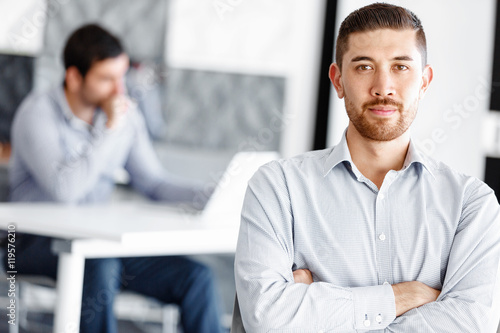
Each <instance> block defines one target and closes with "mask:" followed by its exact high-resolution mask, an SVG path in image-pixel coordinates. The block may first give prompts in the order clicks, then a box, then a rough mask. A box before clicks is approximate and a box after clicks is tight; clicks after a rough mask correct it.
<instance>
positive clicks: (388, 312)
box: [351, 284, 396, 330]
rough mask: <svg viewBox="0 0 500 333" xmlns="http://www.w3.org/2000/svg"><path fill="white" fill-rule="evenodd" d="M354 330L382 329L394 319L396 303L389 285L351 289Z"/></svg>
mask: <svg viewBox="0 0 500 333" xmlns="http://www.w3.org/2000/svg"><path fill="white" fill-rule="evenodd" d="M351 291H352V295H353V300H354V325H355V327H354V328H355V329H356V330H379V329H384V328H386V327H387V326H389V324H391V323H392V322H393V321H394V319H395V318H396V301H395V298H394V291H393V289H392V286H391V285H390V284H388V285H381V286H372V287H358V288H352V289H351Z"/></svg>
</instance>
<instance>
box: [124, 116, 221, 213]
mask: <svg viewBox="0 0 500 333" xmlns="http://www.w3.org/2000/svg"><path fill="white" fill-rule="evenodd" d="M132 117H133V120H132V121H133V123H134V127H135V130H136V133H135V141H134V144H133V145H132V147H131V150H130V153H129V156H128V159H127V162H126V164H125V169H126V170H127V172H128V173H129V174H130V179H131V184H132V186H133V187H134V188H135V189H137V190H138V191H139V192H141V193H143V194H144V195H146V196H147V197H149V198H150V199H153V200H159V201H169V202H182V203H188V204H190V205H193V206H195V207H199V208H202V207H203V206H204V205H205V203H206V201H207V200H208V198H209V196H210V194H211V191H210V190H209V189H204V187H203V184H201V183H198V182H195V181H192V180H187V179H183V178H182V177H179V176H176V175H173V174H170V173H168V172H167V171H166V170H165V168H164V167H163V166H162V164H161V162H160V160H159V159H158V156H157V155H156V152H155V151H154V148H153V144H152V142H151V139H150V138H149V135H148V132H147V129H146V125H145V121H144V118H143V117H142V115H141V114H140V113H139V112H138V110H135V112H134V113H133V114H132Z"/></svg>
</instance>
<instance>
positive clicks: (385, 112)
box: [368, 105, 397, 116]
mask: <svg viewBox="0 0 500 333" xmlns="http://www.w3.org/2000/svg"><path fill="white" fill-rule="evenodd" d="M368 110H369V111H371V112H372V113H374V114H376V115H377V116H390V115H392V114H393V113H395V112H396V111H397V108H396V107H394V106H392V105H374V106H370V107H369V108H368Z"/></svg>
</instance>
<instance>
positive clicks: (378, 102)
mask: <svg viewBox="0 0 500 333" xmlns="http://www.w3.org/2000/svg"><path fill="white" fill-rule="evenodd" d="M377 105H391V106H395V107H397V108H398V109H401V108H402V107H403V104H402V103H400V102H397V101H395V100H393V99H391V98H382V99H377V100H374V101H370V102H366V103H365V104H363V109H368V108H371V107H374V106H377Z"/></svg>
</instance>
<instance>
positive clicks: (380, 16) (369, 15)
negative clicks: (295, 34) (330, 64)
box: [335, 3, 427, 68]
mask: <svg viewBox="0 0 500 333" xmlns="http://www.w3.org/2000/svg"><path fill="white" fill-rule="evenodd" d="M377 29H395V30H406V29H412V30H415V31H416V33H417V34H416V37H417V38H416V40H417V47H418V48H419V50H420V53H421V55H422V67H423V66H425V65H426V64H427V42H426V40H425V33H424V28H423V27H422V23H421V22H420V19H419V18H418V17H417V15H415V14H414V13H413V12H411V11H410V10H408V9H406V8H403V7H399V6H395V5H390V4H386V3H374V4H371V5H368V6H365V7H362V8H360V9H358V10H355V11H354V12H352V13H351V14H349V16H347V17H346V18H345V20H344V21H343V22H342V24H341V25H340V30H339V35H338V37H337V46H336V49H335V62H336V63H337V65H338V66H339V68H342V57H343V56H344V53H345V52H347V46H348V44H347V43H348V40H349V35H350V34H352V33H354V32H365V31H373V30H377Z"/></svg>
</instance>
